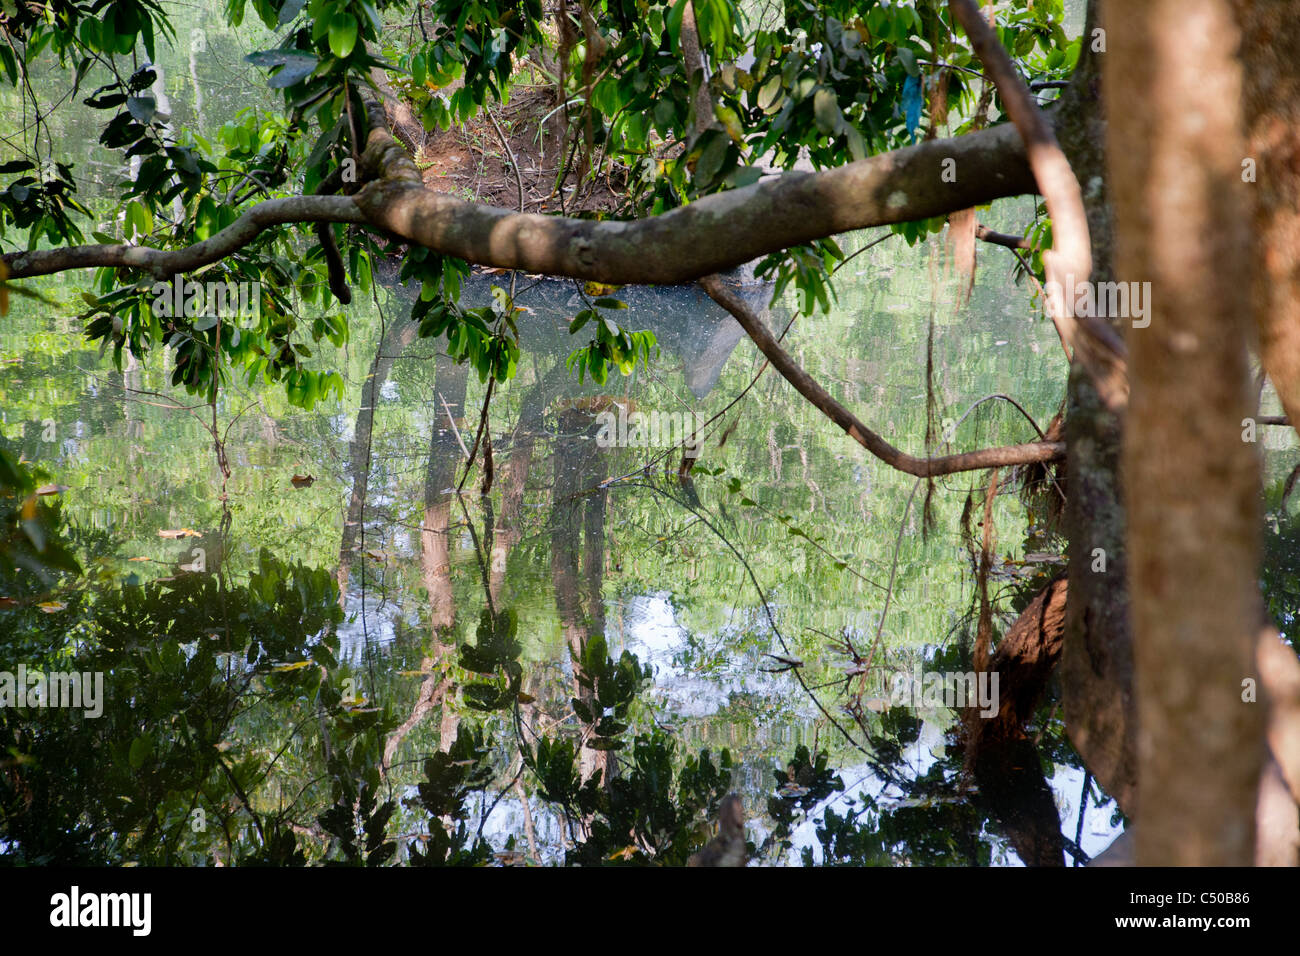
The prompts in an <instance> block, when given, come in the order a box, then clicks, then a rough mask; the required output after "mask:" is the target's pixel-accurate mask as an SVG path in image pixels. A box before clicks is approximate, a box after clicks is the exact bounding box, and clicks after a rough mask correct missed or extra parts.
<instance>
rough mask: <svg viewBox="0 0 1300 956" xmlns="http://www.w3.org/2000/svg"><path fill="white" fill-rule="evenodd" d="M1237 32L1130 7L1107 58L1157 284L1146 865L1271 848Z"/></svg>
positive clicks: (1203, 0) (1184, 3)
mask: <svg viewBox="0 0 1300 956" xmlns="http://www.w3.org/2000/svg"><path fill="white" fill-rule="evenodd" d="M1119 6H1120V5H1118V4H1116V5H1115V7H1114V9H1115V11H1116V12H1118V8H1119ZM1111 22H1112V23H1114V24H1118V22H1119V20H1118V18H1114V19H1112V20H1111ZM1238 39H1239V38H1238V31H1237V27H1236V25H1235V23H1234V22H1233V18H1232V9H1231V5H1230V3H1229V2H1228V0H1148V2H1146V3H1142V4H1126V5H1124V6H1123V29H1113V30H1111V31H1110V32H1109V34H1108V37H1107V41H1108V44H1109V47H1110V50H1109V53H1108V54H1107V55H1106V56H1105V57H1104V58H1103V64H1102V65H1103V70H1104V74H1105V82H1106V86H1107V88H1108V89H1111V90H1124V91H1125V97H1124V108H1123V109H1116V110H1113V111H1112V115H1111V116H1110V117H1109V125H1110V129H1109V133H1110V142H1111V144H1112V148H1111V149H1110V150H1109V156H1108V160H1109V165H1110V170H1111V178H1110V186H1111V190H1112V195H1113V197H1114V208H1115V227H1116V232H1115V235H1116V258H1115V262H1116V270H1115V271H1116V274H1117V277H1118V278H1119V279H1120V280H1121V281H1132V282H1150V286H1149V289H1150V294H1149V296H1148V297H1147V302H1148V305H1149V312H1148V316H1149V318H1150V325H1149V326H1147V327H1145V328H1132V329H1130V330H1129V331H1128V333H1127V340H1128V346H1129V367H1130V372H1131V376H1132V381H1131V397H1130V403H1129V411H1128V420H1127V422H1126V434H1125V441H1124V455H1123V469H1124V492H1125V499H1126V504H1127V508H1128V546H1129V574H1130V587H1131V595H1132V609H1133V617H1132V621H1133V630H1134V638H1135V665H1136V666H1135V669H1136V675H1137V713H1138V727H1139V733H1138V762H1139V763H1138V766H1139V777H1138V805H1139V807H1141V808H1158V812H1145V813H1142V814H1141V826H1140V828H1139V830H1138V835H1137V861H1138V863H1139V864H1141V865H1203V866H1214V865H1217V866H1242V865H1249V864H1250V863H1251V862H1252V861H1253V859H1254V850H1255V846H1254V838H1255V829H1254V824H1255V808H1256V802H1257V788H1258V783H1259V779H1260V771H1261V768H1262V764H1263V758H1264V748H1263V731H1264V714H1263V710H1262V708H1260V707H1259V706H1257V705H1255V704H1249V703H1243V702H1242V699H1241V698H1242V693H1241V681H1242V679H1243V678H1244V677H1247V676H1250V675H1252V674H1253V673H1254V671H1255V665H1254V656H1255V644H1256V639H1257V634H1258V627H1257V621H1258V617H1257V613H1258V600H1259V584H1258V566H1259V540H1258V534H1259V526H1260V525H1259V488H1260V469H1259V459H1258V456H1257V453H1256V446H1254V445H1252V444H1247V443H1245V442H1243V441H1242V419H1243V418H1245V417H1246V416H1248V415H1250V414H1251V412H1252V400H1253V396H1252V392H1251V380H1250V370H1249V366H1248V363H1247V355H1246V343H1247V324H1246V317H1245V316H1244V315H1242V312H1241V309H1240V301H1239V300H1240V293H1241V289H1242V286H1243V282H1244V281H1247V280H1248V277H1249V276H1250V275H1251V270H1250V267H1251V264H1252V263H1251V259H1250V256H1249V244H1248V240H1249V228H1248V227H1249V223H1248V210H1249V208H1250V207H1249V205H1248V203H1249V201H1250V198H1251V197H1250V195H1249V194H1248V193H1247V191H1246V187H1245V184H1244V183H1243V182H1242V176H1241V172H1242V170H1241V160H1242V157H1243V156H1244V154H1245V142H1244V137H1243V134H1242V130H1241V127H1240V122H1239V116H1240V105H1241V82H1242V80H1241V68H1240V66H1239V64H1238V62H1237V60H1236V54H1237V44H1238ZM1189 91H1194V95H1190V96H1189Z"/></svg>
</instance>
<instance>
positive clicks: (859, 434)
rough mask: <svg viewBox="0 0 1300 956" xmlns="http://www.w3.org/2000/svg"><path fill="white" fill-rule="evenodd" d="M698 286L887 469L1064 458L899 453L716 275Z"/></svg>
mask: <svg viewBox="0 0 1300 956" xmlns="http://www.w3.org/2000/svg"><path fill="white" fill-rule="evenodd" d="M699 284H700V287H701V288H703V289H704V291H705V292H707V293H708V294H709V297H710V298H711V299H713V301H714V302H716V303H718V305H720V306H722V307H723V308H724V309H726V310H727V311H728V312H730V313H731V314H732V315H733V316H734V317H735V319H736V321H737V322H739V323H740V327H741V328H743V329H744V330H745V332H746V334H748V335H749V337H750V338H751V339H753V340H754V344H755V345H757V346H758V349H759V351H760V352H762V353H763V355H764V356H765V357H766V358H767V360H768V361H769V362H771V363H772V367H773V368H775V369H776V370H777V371H778V372H780V373H781V375H782V377H783V378H784V379H785V380H786V381H787V382H789V383H790V384H791V385H793V386H794V387H795V390H796V391H798V393H799V394H800V395H802V396H803V397H804V398H806V399H808V401H809V402H811V403H812V404H813V405H814V406H815V407H816V408H817V409H818V410H819V411H821V412H822V414H824V415H825V416H826V417H827V418H829V419H830V420H831V421H833V422H834V423H835V424H836V425H839V426H840V428H842V429H844V430H845V431H846V432H848V434H849V437H850V438H852V439H854V440H855V441H856V442H857V443H858V444H860V445H861V446H862V447H863V448H865V449H866V450H867V451H869V452H871V454H873V455H875V456H876V457H877V458H879V459H880V460H881V461H883V462H884V463H885V464H887V465H889V466H890V467H892V468H897V469H898V470H899V471H904V472H906V473H907V474H909V475H915V476H916V477H918V478H933V477H937V476H939V475H951V474H954V473H956V472H959V471H978V470H980V469H983V468H997V467H1004V466H1009V465H1025V464H1029V463H1031V462H1046V461H1059V460H1060V459H1062V458H1064V457H1065V443H1064V442H1031V443H1029V444H1027V445H1004V446H1002V447H1000V448H984V449H981V450H979V451H971V452H964V453H962V454H958V455H944V456H942V457H939V458H917V457H915V456H913V455H909V454H907V453H906V452H903V451H899V450H898V449H897V448H895V447H894V446H893V445H891V444H890V443H889V442H887V441H885V440H884V439H883V438H881V437H880V436H879V435H877V434H876V433H875V432H873V431H872V430H871V429H870V428H868V427H867V426H866V425H864V424H863V423H862V422H861V421H859V420H858V419H857V418H856V417H855V416H854V415H853V413H852V412H850V411H849V410H848V409H846V408H845V407H844V406H843V405H841V404H840V403H839V402H837V401H836V400H835V399H834V398H833V397H832V396H831V394H830V393H829V392H828V391H826V389H824V388H822V386H821V385H820V384H819V383H818V382H817V381H816V380H815V379H814V378H813V377H812V376H811V375H809V374H808V373H807V372H805V371H804V370H803V369H802V368H801V367H800V366H799V365H798V364H797V363H796V362H795V361H794V359H792V358H791V357H790V356H789V355H788V354H786V352H785V351H784V350H783V349H782V348H781V346H780V345H778V344H777V342H776V339H774V338H773V337H772V333H770V332H769V331H768V330H767V327H766V326H764V325H763V323H762V321H761V320H760V319H759V318H758V316H757V315H755V314H754V313H753V312H752V311H751V310H750V308H749V307H748V306H747V305H746V304H745V303H744V302H743V301H742V300H741V299H740V297H739V296H737V295H736V294H735V292H733V291H732V290H731V288H730V287H729V286H728V285H727V284H726V283H725V282H724V281H723V280H722V279H721V278H719V277H718V276H716V275H711V276H706V277H705V278H703V279H700V280H699Z"/></svg>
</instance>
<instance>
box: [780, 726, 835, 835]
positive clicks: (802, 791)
mask: <svg viewBox="0 0 1300 956" xmlns="http://www.w3.org/2000/svg"><path fill="white" fill-rule="evenodd" d="M828 759H829V758H828V756H827V754H826V751H824V750H823V751H821V752H820V753H818V754H817V758H816V760H813V759H812V757H811V756H810V754H809V752H808V748H807V747H804V746H802V745H800V746H799V747H798V748H797V749H796V750H795V753H794V759H793V760H792V761H790V763H789V764H788V765H787V766H786V768H785V770H776V771H774V773H775V775H776V785H777V791H776V793H777V795H776V796H775V797H769V798H768V801H767V813H768V816H770V817H771V818H772V819H773V820H774V821H775V822H776V830H775V831H773V833H772V837H771V840H770V841H769V842H775V843H776V844H778V845H779V846H780V847H781V849H782V850H788V849H789V848H790V846H791V844H790V835H791V833H792V832H793V831H794V827H795V817H796V813H798V814H800V815H803V816H806V815H807V814H808V813H810V812H811V811H812V810H813V809H814V808H815V807H816V806H817V805H818V804H819V803H821V802H822V801H823V800H825V799H826V798H827V797H829V796H830V795H831V794H832V793H837V792H839V791H841V790H843V789H844V781H843V780H841V779H840V778H839V776H838V775H836V774H834V773H833V772H831V771H830V770H829V769H827V766H826V764H827V761H828ZM766 848H767V847H766V846H765V847H764V849H766Z"/></svg>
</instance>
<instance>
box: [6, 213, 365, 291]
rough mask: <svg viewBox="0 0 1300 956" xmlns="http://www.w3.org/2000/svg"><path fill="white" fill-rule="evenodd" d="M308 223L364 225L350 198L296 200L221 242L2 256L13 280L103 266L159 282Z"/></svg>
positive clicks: (254, 216) (245, 218)
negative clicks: (272, 231) (144, 273)
mask: <svg viewBox="0 0 1300 956" xmlns="http://www.w3.org/2000/svg"><path fill="white" fill-rule="evenodd" d="M304 222H354V223H364V222H365V218H364V217H363V216H362V214H361V211H360V210H359V209H357V206H356V203H354V202H353V201H352V199H351V198H349V197H347V196H290V197H287V198H284V199H268V200H266V201H265V202H260V203H258V204H257V205H256V206H253V207H252V208H251V209H249V210H248V211H247V212H245V213H244V214H243V215H242V216H240V217H239V218H238V219H236V220H235V221H234V222H232V223H231V224H230V225H229V226H227V227H226V228H225V229H222V230H221V231H220V232H218V233H217V234H216V235H215V236H212V237H211V238H208V239H205V240H203V241H202V242H196V243H195V244H194V245H192V246H186V247H184V248H182V249H152V248H150V247H148V246H134V245H129V244H125V243H124V244H119V245H94V246H65V247H61V248H55V249H36V250H33V251H31V252H10V253H6V254H5V255H4V256H0V260H3V262H4V263H5V265H6V266H8V268H9V278H10V279H26V278H30V277H32V276H43V275H50V274H51V273H55V272H67V271H68V270H70V269H86V268H94V267H97V266H117V267H130V268H136V269H147V270H149V271H150V272H151V273H153V275H154V276H155V277H157V278H159V279H167V278H170V277H171V276H173V275H177V274H180V273H185V272H190V271H192V270H194V269H198V268H200V267H202V266H206V265H209V264H210V263H213V262H217V261H219V260H221V259H224V258H225V257H226V256H228V255H231V254H232V253H234V252H238V251H239V250H240V249H242V248H243V247H244V246H246V245H248V244H249V243H250V242H252V241H253V240H254V239H256V238H257V236H258V235H259V234H260V233H261V232H262V231H263V230H266V229H269V228H270V227H272V226H282V225H287V224H291V223H304Z"/></svg>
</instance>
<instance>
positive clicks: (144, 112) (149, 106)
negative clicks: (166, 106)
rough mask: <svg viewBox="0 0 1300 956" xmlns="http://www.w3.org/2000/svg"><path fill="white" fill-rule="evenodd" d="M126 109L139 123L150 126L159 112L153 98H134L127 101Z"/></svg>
mask: <svg viewBox="0 0 1300 956" xmlns="http://www.w3.org/2000/svg"><path fill="white" fill-rule="evenodd" d="M126 108H127V109H128V110H130V111H131V115H132V116H133V117H134V118H135V120H136V122H138V123H145V124H148V123H149V121H150V120H152V119H153V116H154V113H156V112H157V111H158V105H157V103H155V102H154V98H153V97H152V96H132V97H128V98H127V101H126Z"/></svg>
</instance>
